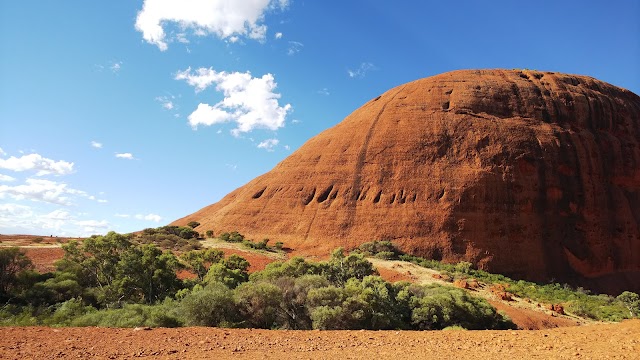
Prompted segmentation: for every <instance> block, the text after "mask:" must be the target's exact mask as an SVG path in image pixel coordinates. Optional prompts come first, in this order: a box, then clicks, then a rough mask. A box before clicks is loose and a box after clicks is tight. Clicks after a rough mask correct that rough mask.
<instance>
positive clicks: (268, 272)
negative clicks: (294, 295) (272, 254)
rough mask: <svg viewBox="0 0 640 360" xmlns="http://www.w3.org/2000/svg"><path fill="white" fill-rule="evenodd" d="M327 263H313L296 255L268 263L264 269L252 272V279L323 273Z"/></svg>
mask: <svg viewBox="0 0 640 360" xmlns="http://www.w3.org/2000/svg"><path fill="white" fill-rule="evenodd" d="M326 268H327V265H326V263H312V262H309V261H306V260H305V259H304V258H302V257H299V256H296V257H293V258H291V259H289V260H288V261H285V262H282V261H275V262H272V263H270V264H268V265H267V266H266V267H265V268H264V270H262V271H258V272H255V273H253V274H251V276H250V279H251V281H259V280H269V279H270V280H274V279H277V278H280V277H293V278H298V277H301V276H304V275H321V274H323V273H325V271H326Z"/></svg>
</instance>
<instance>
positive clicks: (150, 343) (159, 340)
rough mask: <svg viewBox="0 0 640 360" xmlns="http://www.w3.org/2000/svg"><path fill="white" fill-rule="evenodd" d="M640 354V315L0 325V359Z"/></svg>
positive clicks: (579, 356) (586, 356)
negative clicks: (476, 327) (378, 327)
mask: <svg viewBox="0 0 640 360" xmlns="http://www.w3.org/2000/svg"><path fill="white" fill-rule="evenodd" d="M397 355H402V356H403V358H404V359H412V360H414V359H434V358H438V359H454V358H455V359H640V320H634V321H625V322H622V323H620V324H600V325H586V326H576V327H565V328H558V329H551V330H535V331H512V330H509V331H428V332H418V331H278V330H248V329H242V330H228V329H216V328H181V329H164V328H161V329H152V330H139V331H136V330H134V329H108V328H60V329H53V328H43V327H34V328H0V359H125V358H126V359H130V358H161V359H205V358H206V359H215V358H233V359H374V358H379V359H384V358H389V356H397Z"/></svg>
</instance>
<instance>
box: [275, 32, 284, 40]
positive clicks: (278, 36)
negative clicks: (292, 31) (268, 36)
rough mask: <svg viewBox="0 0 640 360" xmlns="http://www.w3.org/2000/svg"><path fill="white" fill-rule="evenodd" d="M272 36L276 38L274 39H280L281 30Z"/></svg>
mask: <svg viewBox="0 0 640 360" xmlns="http://www.w3.org/2000/svg"><path fill="white" fill-rule="evenodd" d="M273 37H274V38H276V39H282V33H281V32H277V33H276V34H275V35H274V36H273Z"/></svg>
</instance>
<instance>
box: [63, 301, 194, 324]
mask: <svg viewBox="0 0 640 360" xmlns="http://www.w3.org/2000/svg"><path fill="white" fill-rule="evenodd" d="M174 308H175V305H174V304H173V303H167V304H162V305H141V304H127V305H125V306H124V307H123V308H121V309H106V310H98V311H90V312H88V313H86V314H84V315H82V316H80V317H77V318H75V319H73V320H71V322H70V325H71V326H99V327H123V328H131V327H139V326H149V327H178V326H181V324H182V322H181V321H180V320H179V319H178V318H177V317H176V316H175V314H174V311H173V309H174Z"/></svg>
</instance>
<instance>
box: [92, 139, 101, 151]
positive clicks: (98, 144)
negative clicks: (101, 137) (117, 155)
mask: <svg viewBox="0 0 640 360" xmlns="http://www.w3.org/2000/svg"><path fill="white" fill-rule="evenodd" d="M91 147H94V148H96V149H102V143H99V142H97V141H92V142H91Z"/></svg>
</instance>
